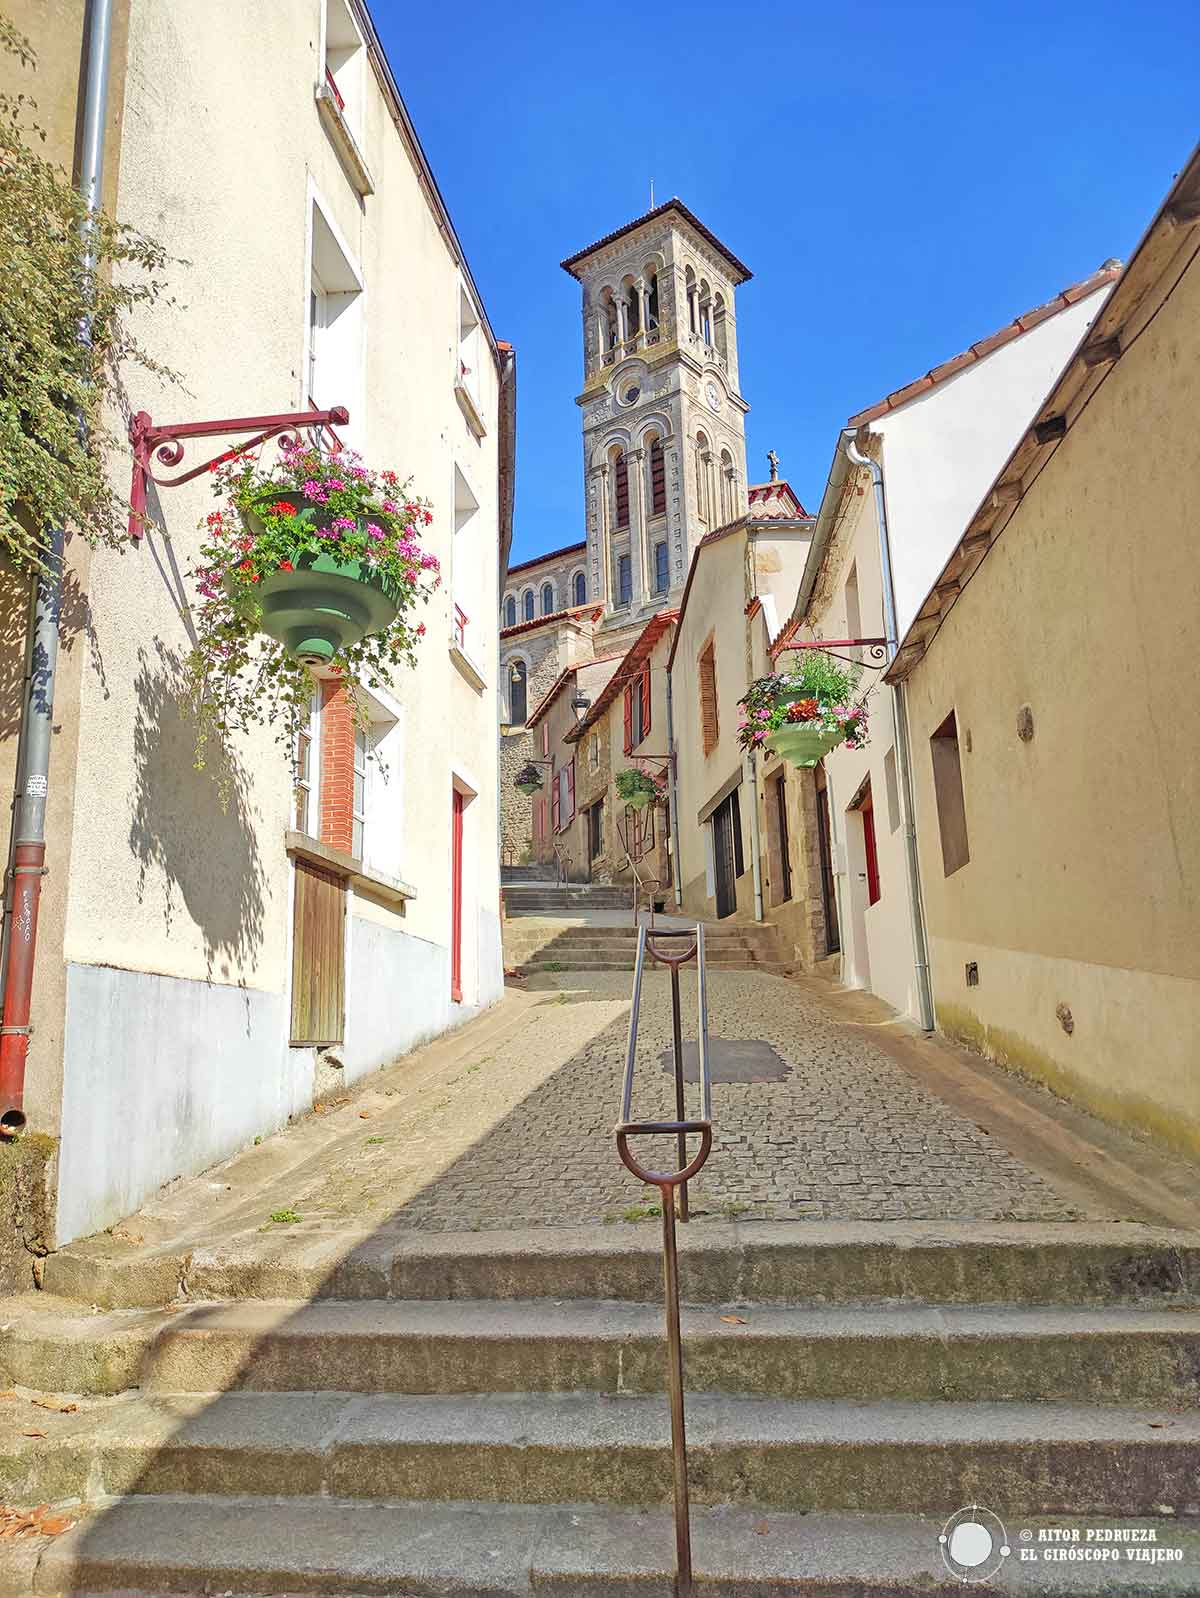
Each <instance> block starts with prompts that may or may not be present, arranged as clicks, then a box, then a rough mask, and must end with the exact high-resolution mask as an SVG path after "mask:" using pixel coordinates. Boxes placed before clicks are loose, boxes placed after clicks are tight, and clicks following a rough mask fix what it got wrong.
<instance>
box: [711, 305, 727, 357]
mask: <svg viewBox="0 0 1200 1598" xmlns="http://www.w3.org/2000/svg"><path fill="white" fill-rule="evenodd" d="M713 334H714V342H715V344H716V346H717V353H718V354H719V355H720V356H721V357H722V359H723V360H728V359H729V341H728V335H727V332H726V328H725V301H724V299H723V298H722V297H721V295H720V294H718V295H717V297H716V299H715V300H714V301H713Z"/></svg>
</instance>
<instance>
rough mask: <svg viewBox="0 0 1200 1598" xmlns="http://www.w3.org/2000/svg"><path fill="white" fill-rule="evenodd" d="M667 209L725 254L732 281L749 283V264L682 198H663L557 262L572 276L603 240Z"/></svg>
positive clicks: (610, 239)
mask: <svg viewBox="0 0 1200 1598" xmlns="http://www.w3.org/2000/svg"><path fill="white" fill-rule="evenodd" d="M668 211H678V212H679V214H680V216H682V217H683V219H684V221H685V222H687V223H689V224H690V226H691V227H693V228H695V230H696V232H697V233H699V235H700V236H701V238H704V239H707V240H708V242H709V243H710V244H711V245H712V246H713V248H714V249H716V250H718V251H719V252H720V253H721V254H722V255H723V256H724V257H725V259H726V260H727V261H728V262H729V264H730V266H731V267H733V269H734V272H735V273H738V274H740V276H736V277H735V278H734V282H735V283H748V282H749V281H750V279H751V277H752V276H753V273H752V272H751V271H750V268H749V267H748V266H745V265H744V264H743V263H742V262H741V261H739V260H738V258H737V256H736V255H734V254H733V252H732V251H731V250H727V249H726V248H725V246H724V245H723V244H722V243H721V241H720V239H719V238H718V237H717V235H716V234H715V233H710V232H709V230H708V228H706V227H705V225H704V223H703V222H702V221H701V220H700V218H699V217H698V216H696V215H695V213H694V212H692V211H689V210H688V208H687V206H686V205H684V203H683V201H682V200H678V199H670V200H666V201H664V203H663V204H662V205H656V206H655V207H654V209H653V210H652V211H646V212H644V213H643V214H642V215H641V216H637V217H634V219H633V221H632V222H626V224H625V226H624V227H619V228H617V229H615V231H613V232H612V233H606V234H605V235H604V237H603V238H602V239H597V240H596V242H595V244H589V245H588V247H587V249H585V250H576V251H575V254H574V255H568V256H567V258H566V260H565V261H560V262H559V265H560V266H561V267H562V269H563V271H564V272H569V273H570V274H571V276H572V277H574V278H577V277H578V276H579V273H578V272H576V271H575V270H574V268H575V266H576V264H577V263H578V262H580V261H582V260H585V259H586V258H587V257H588V256H589V255H593V254H594V253H595V252H596V251H597V250H602V249H603V248H604V246H605V245H606V244H613V243H615V241H616V240H617V239H621V238H624V237H625V235H626V233H632V232H633V230H634V229H635V228H639V227H642V226H643V225H644V224H645V223H647V222H653V221H655V220H656V218H658V217H660V216H665V215H666V213H667V212H668Z"/></svg>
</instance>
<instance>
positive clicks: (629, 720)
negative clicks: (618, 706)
mask: <svg viewBox="0 0 1200 1598" xmlns="http://www.w3.org/2000/svg"><path fill="white" fill-rule="evenodd" d="M632 750H633V685H632V683H631V684H630V685H629V687H628V688H626V690H625V753H626V754H627V755H628V754H630V753H632Z"/></svg>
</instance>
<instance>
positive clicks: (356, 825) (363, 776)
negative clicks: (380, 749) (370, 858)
mask: <svg viewBox="0 0 1200 1598" xmlns="http://www.w3.org/2000/svg"><path fill="white" fill-rule="evenodd" d="M368 752H369V746H368V742H367V730H366V728H365V727H356V728H355V729H354V797H353V802H352V804H351V810H350V813H351V816H352V817H353V829H352V833H351V843H350V853H351V854H352V855H353V856H354V858H355V859H356V860H361V859H362V858H363V848H364V845H365V843H366V827H367V755H368Z"/></svg>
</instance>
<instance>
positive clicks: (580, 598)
mask: <svg viewBox="0 0 1200 1598" xmlns="http://www.w3.org/2000/svg"><path fill="white" fill-rule="evenodd" d="M573 588H574V593H573V594H572V596H571V597H572V599H573V600H574V602H575V603H576V604H577V605H586V604H587V578H586V577H585V576H584V574H583V573H582V572H576V573H575V581H574V584H573Z"/></svg>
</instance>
